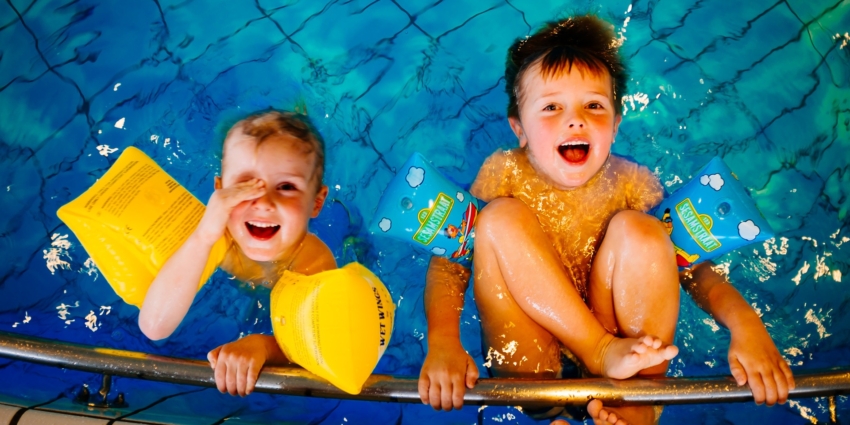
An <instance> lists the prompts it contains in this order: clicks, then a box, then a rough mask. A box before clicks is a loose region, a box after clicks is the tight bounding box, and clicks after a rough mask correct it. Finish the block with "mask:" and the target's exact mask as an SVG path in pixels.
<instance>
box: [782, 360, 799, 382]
mask: <svg viewBox="0 0 850 425" xmlns="http://www.w3.org/2000/svg"><path fill="white" fill-rule="evenodd" d="M779 369H781V370H782V374H783V375H785V380H786V381H787V382H788V389H789V390H793V389H794V388H797V383H796V382H794V374H793V373H792V372H791V366H788V363H787V362H785V359H779Z"/></svg>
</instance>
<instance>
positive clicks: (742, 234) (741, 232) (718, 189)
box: [655, 157, 774, 267]
mask: <svg viewBox="0 0 850 425" xmlns="http://www.w3.org/2000/svg"><path fill="white" fill-rule="evenodd" d="M655 216H656V217H658V218H659V219H660V220H661V221H662V222H664V225H665V226H667V231H668V232H669V233H670V238H671V239H672V240H673V245H674V248H675V250H676V262H677V264H678V265H679V267H690V266H692V265H695V264H697V263H700V262H703V261H706V260H710V259H712V258H715V257H719V256H721V255H723V254H725V253H727V252H729V251H732V250H735V249H738V248H740V247H742V246H745V245H749V244H751V243H755V242H761V241H764V240H767V239H770V238H772V237H773V236H774V235H773V230H772V229H771V228H770V226H769V225H768V224H767V220H765V218H764V217H763V216H762V215H761V213H760V212H759V210H758V208H756V204H755V202H754V201H753V200H752V198H750V196H749V194H748V193H747V191H746V189H744V186H743V185H741V182H739V181H738V179H737V178H736V177H735V176H734V175H733V174H732V171H730V170H729V167H727V166H726V164H725V163H724V162H723V160H721V159H720V158H717V157H715V158H713V159H712V160H711V161H710V162H709V163H708V165H706V166H705V167H704V168H703V169H702V170H701V171H700V172H699V173H697V175H696V177H694V178H693V180H691V181H690V182H688V184H686V185H685V186H683V187H682V188H680V189H679V190H677V191H676V192H675V193H673V194H672V195H670V196H669V197H668V198H667V199H665V200H664V201H662V202H661V204H660V205H659V206H658V207H657V209H656V210H655Z"/></svg>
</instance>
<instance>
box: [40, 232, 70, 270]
mask: <svg viewBox="0 0 850 425" xmlns="http://www.w3.org/2000/svg"><path fill="white" fill-rule="evenodd" d="M50 239H51V242H50V248H48V249H45V250H43V251H42V252H43V254H44V259H45V260H47V269H48V270H50V274H55V273H56V270H59V269H66V270H70V269H71V264H70V263H68V262H67V261H65V260H63V259H62V257H65V258H67V259H69V260H70V259H71V256H70V255H69V254H68V249H69V248H71V242H68V235H60V234H59V233H54V234H53V236H51V237H50Z"/></svg>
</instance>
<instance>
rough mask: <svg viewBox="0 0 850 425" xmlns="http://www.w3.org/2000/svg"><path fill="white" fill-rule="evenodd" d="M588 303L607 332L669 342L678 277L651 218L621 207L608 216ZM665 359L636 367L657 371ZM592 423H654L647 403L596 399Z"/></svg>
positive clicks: (670, 251) (669, 251)
mask: <svg viewBox="0 0 850 425" xmlns="http://www.w3.org/2000/svg"><path fill="white" fill-rule="evenodd" d="M588 303H589V304H590V307H591V308H592V309H593V314H594V315H596V317H597V318H598V319H599V321H600V322H601V323H602V325H603V326H605V328H606V329H608V330H609V331H610V332H612V333H614V334H617V335H619V336H624V337H638V336H642V335H647V334H649V335H656V336H658V337H659V338H661V339H662V340H663V341H664V342H665V343H667V344H670V343H672V342H673V336H674V334H675V332H676V321H677V318H678V315H679V275H678V270H677V267H676V260H675V256H674V253H673V245H672V243H671V242H670V237H669V236H668V235H667V232H666V230H665V229H664V227H663V226H662V225H661V223H660V222H659V221H658V219H656V218H655V217H652V216H650V215H647V214H643V213H641V212H638V211H622V212H620V213H618V214H617V215H616V216H614V217H613V218H612V219H611V222H610V223H609V224H608V230H607V232H606V235H605V239H603V240H602V245H601V246H600V247H599V252H598V253H597V254H596V257H595V258H594V260H593V266H592V267H591V276H590V286H589V288H588ZM668 363H669V362H666V361H665V362H663V363H661V364H659V365H657V366H654V367H650V368H647V369H644V370H642V371H640V372H639V373H638V374H639V375H661V374H663V373H664V372H665V371H666V370H667V366H668ZM588 412H589V413H590V415H591V416H592V417H593V418H594V419H595V420H597V421H601V422H603V423H606V422H609V420H611V419H613V421H610V422H611V423H613V422H616V420H617V419H614V418H620V419H624V420H627V421H628V422H629V423H631V424H644V423H647V424H648V423H654V422H655V421H656V419H657V418H656V414H657V413H658V412H657V411H656V410H655V408H653V407H652V406H641V407H624V408H616V409H611V408H608V407H604V408H603V406H602V403H600V402H599V401H598V400H594V401H592V402H591V403H590V404H589V405H588Z"/></svg>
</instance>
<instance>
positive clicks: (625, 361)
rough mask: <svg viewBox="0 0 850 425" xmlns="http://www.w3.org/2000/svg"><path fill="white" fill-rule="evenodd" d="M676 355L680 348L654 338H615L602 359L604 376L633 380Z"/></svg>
mask: <svg viewBox="0 0 850 425" xmlns="http://www.w3.org/2000/svg"><path fill="white" fill-rule="evenodd" d="M676 354H679V348H677V347H676V346H675V345H668V344H664V342H663V341H661V339H659V338H657V337H654V336H649V335H647V336H644V337H641V338H614V340H612V341H611V342H610V343H609V345H608V348H607V350H606V351H605V354H604V356H603V358H602V376H605V377H607V378H614V379H626V378H631V377H632V376H634V375H635V374H637V373H638V372H640V371H641V370H643V369H646V368H648V367H652V366H655V365H657V364H661V363H663V362H666V361H667V360H670V359H672V358H673V357H676ZM612 423H616V422H612Z"/></svg>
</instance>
